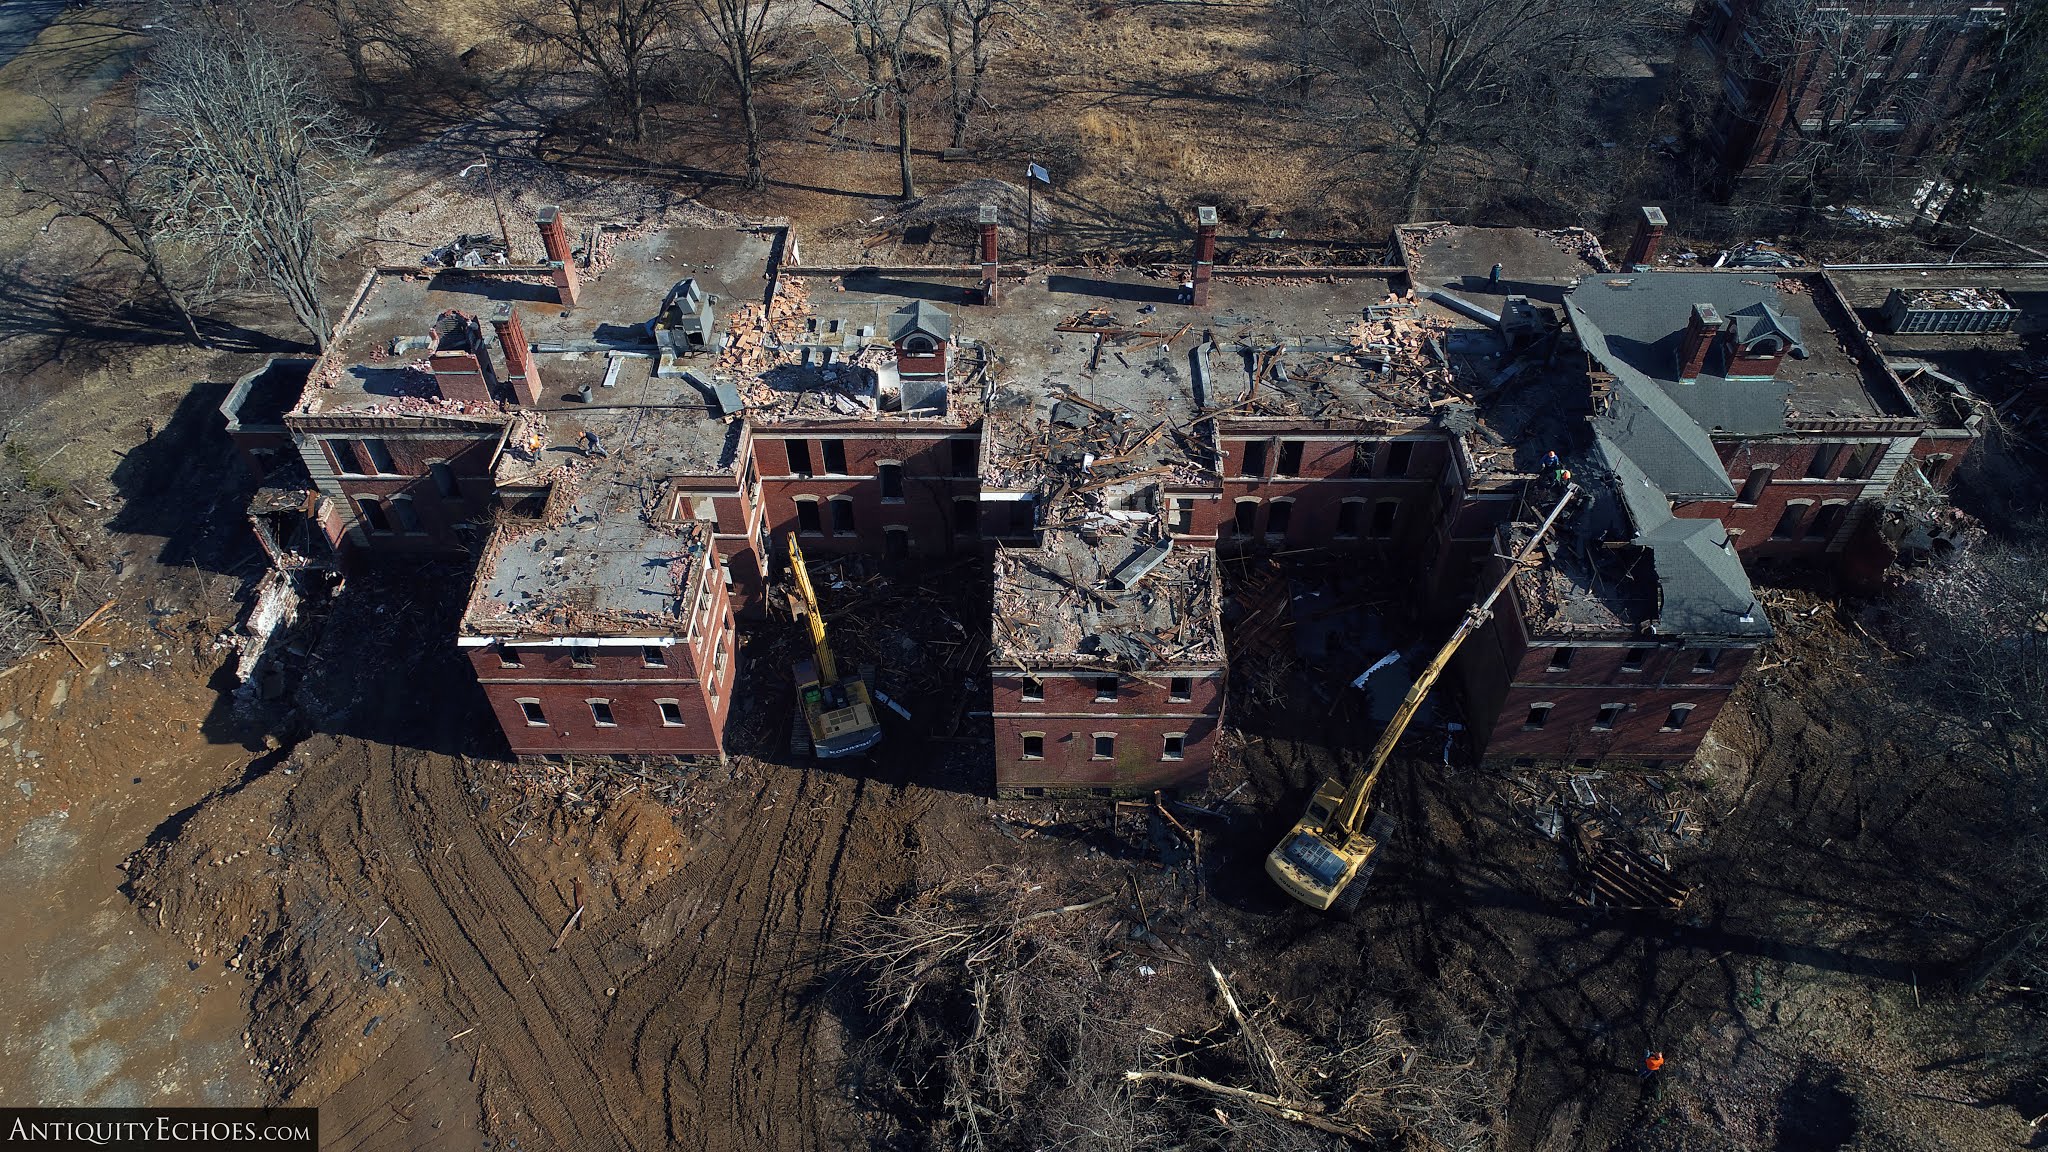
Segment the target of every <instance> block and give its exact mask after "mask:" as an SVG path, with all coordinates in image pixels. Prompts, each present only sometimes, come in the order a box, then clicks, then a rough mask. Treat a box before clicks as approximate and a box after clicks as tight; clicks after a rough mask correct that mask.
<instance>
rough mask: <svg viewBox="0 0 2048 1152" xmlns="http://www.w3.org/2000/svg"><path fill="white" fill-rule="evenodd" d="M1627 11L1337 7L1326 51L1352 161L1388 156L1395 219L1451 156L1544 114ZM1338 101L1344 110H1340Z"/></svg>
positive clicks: (1458, 3) (1353, 0)
mask: <svg viewBox="0 0 2048 1152" xmlns="http://www.w3.org/2000/svg"><path fill="white" fill-rule="evenodd" d="M1633 3H1634V0H1613V2H1610V3H1588V2H1582V0H1345V2H1344V3H1343V4H1342V5H1340V7H1339V8H1338V10H1337V12H1336V14H1335V16H1334V18H1333V20H1332V27H1331V32H1333V33H1334V35H1329V36H1327V37H1326V38H1325V39H1326V42H1327V44H1328V49H1327V50H1328V51H1330V52H1332V53H1334V54H1335V57H1336V59H1335V62H1334V65H1333V68H1332V71H1333V72H1335V73H1336V74H1337V75H1339V76H1340V77H1341V78H1342V79H1343V80H1344V81H1345V83H1344V84H1343V86H1342V89H1343V96H1342V97H1340V103H1339V104H1338V105H1336V110H1337V119H1338V120H1340V121H1341V122H1342V126H1343V127H1344V128H1345V129H1346V130H1347V131H1350V132H1353V133H1356V134H1357V135H1358V137H1359V139H1360V140H1361V141H1362V147H1361V151H1368V152H1370V151H1378V150H1385V151H1391V152H1393V153H1394V154H1395V155H1396V156H1398V158H1399V159H1398V165H1399V169H1398V170H1399V171H1400V174H1401V176H1400V180H1401V183H1400V202H1401V209H1400V211H1401V213H1402V216H1403V218H1404V219H1408V220H1413V219H1415V218H1416V217H1417V216H1418V215H1419V214H1420V213H1421V211H1422V204H1423V193H1424V191H1425V189H1426V187H1427V185H1428V183H1429V180H1430V178H1431V176H1432V175H1434V173H1435V172H1436V169H1437V166H1438V164H1439V162H1440V161H1441V160H1442V159H1443V158H1444V157H1445V155H1447V154H1448V153H1449V152H1451V151H1452V150H1454V149H1457V148H1459V147H1461V146H1465V145H1468V144H1471V143H1473V142H1475V141H1486V142H1491V141H1495V140H1498V139H1500V138H1501V137H1502V136H1503V135H1504V134H1511V133H1512V131H1513V128H1514V126H1515V125H1517V124H1522V123H1526V122H1529V121H1530V120H1532V119H1536V118H1541V117H1545V116H1550V115H1553V114H1555V111H1556V108H1555V106H1554V104H1553V103H1546V102H1545V101H1544V100H1543V99H1542V98H1543V97H1545V96H1546V95H1554V94H1555V93H1557V92H1558V91H1560V90H1561V89H1563V88H1568V87H1569V86H1571V85H1572V84H1573V81H1574V79H1576V78H1580V77H1584V76H1585V75H1587V73H1588V72H1589V68H1588V64H1589V62H1590V61H1591V59H1592V56H1593V49H1594V46H1595V45H1596V44H1598V43H1599V42H1600V40H1601V39H1602V37H1603V36H1605V35H1607V34H1608V33H1610V32H1611V31H1614V30H1615V28H1616V25H1617V21H1620V20H1624V19H1626V16H1625V15H1624V11H1623V10H1624V9H1627V8H1629V7H1630V6H1631V5H1632V4H1633ZM1343 97H1349V101H1348V102H1342V101H1343Z"/></svg>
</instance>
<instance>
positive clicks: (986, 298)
mask: <svg viewBox="0 0 2048 1152" xmlns="http://www.w3.org/2000/svg"><path fill="white" fill-rule="evenodd" d="M1000 221H1001V217H1000V216H998V215H997V213H996V206H995V205H993V204H983V205H982V206H981V214H980V223H981V302H982V303H983V304H993V303H995V302H996V277H997V276H999V275H1000V274H1001V273H1002V263H1001V261H1000V260H999V259H998V257H997V255H996V228H997V227H998V225H999V223H1000Z"/></svg>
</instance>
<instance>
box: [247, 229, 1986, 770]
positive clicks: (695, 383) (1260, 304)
mask: <svg viewBox="0 0 2048 1152" xmlns="http://www.w3.org/2000/svg"><path fill="white" fill-rule="evenodd" d="M1653 221H1654V222H1655V223H1657V224H1659V225H1661V216H1660V215H1656V216H1652V215H1646V217H1645V224H1646V227H1645V230H1644V232H1643V233H1641V234H1639V235H1638V237H1637V242H1636V244H1635V245H1634V247H1633V248H1632V250H1631V252H1630V254H1629V255H1630V258H1631V263H1632V264H1637V265H1648V264H1651V263H1653V262H1654V260H1655V247H1656V240H1657V233H1656V232H1655V231H1653V230H1652V229H1651V228H1650V227H1649V225H1650V224H1651V223H1652V222H1653ZM540 223H541V231H542V235H543V238H544V241H545V244H546V248H547V251H548V254H549V257H550V259H549V261H548V263H547V264H544V265H538V266H534V267H504V266H499V267H495V268H477V269H421V268H380V269H376V270H373V271H372V272H371V273H370V274H369V276H368V277H367V278H366V280H365V282H364V285H363V287H362V290H361V291H360V292H359V293H358V294H357V296H356V298H355V300H354V301H353V302H352V303H351V305H350V307H349V309H348V310H347V313H346V315H345V316H344V318H343V321H342V323H341V325H340V327H339V330H338V332H337V336H336V339H335V341H334V344H333V347H332V348H331V349H330V350H329V351H328V353H327V354H326V355H324V356H323V357H322V358H321V359H320V360H319V362H318V363H317V364H315V365H314V367H313V369H312V371H311V374H310V378H309V379H308V380H307V382H306V384H305V387H304V391H303V394H302V395H300V396H299V397H298V399H297V402H296V404H294V405H293V406H292V408H291V411H289V412H287V413H286V414H285V415H284V417H283V422H284V425H285V426H286V427H287V428H288V430H289V432H290V436H291V440H292V442H293V443H294V444H295V445H296V446H297V448H298V457H299V462H301V463H302V464H303V467H304V470H305V472H306V473H307V474H308V480H307V483H309V484H310V491H309V493H308V500H309V501H310V503H311V504H313V505H318V506H320V507H321V508H322V509H323V510H324V512H325V514H327V515H328V516H329V518H330V520H331V521H332V522H334V523H335V526H336V527H337V528H338V529H339V531H338V532H336V534H335V535H334V537H333V543H334V545H335V546H336V547H337V549H339V550H341V551H344V552H346V551H349V550H362V549H370V550H389V551H442V552H449V553H455V552H462V551H467V550H471V549H477V550H480V552H481V555H482V561H481V564H480V567H479V570H478V572H477V575H476V577H475V583H474V586H473V588H472V591H471V598H470V603H469V608H468V611H467V613H466V615H465V617H464V621H463V625H462V629H461V635H460V636H459V638H458V639H457V642H458V643H459V644H461V645H462V646H463V647H464V648H465V650H466V651H467V652H468V654H469V656H470V658H471V660H472V663H473V664H474V666H475V668H476V671H477V676H478V679H479V681H480V682H481V683H482V684H483V685H484V688H485V692H486V695H487V696H488V697H489V699H490V700H491V703H492V707H493V709H494V710H495V712H496V713H497V716H498V718H499V721H500V724H501V726H502V727H503V728H504V730H505V732H506V736H507V741H508V743H509V745H510V746H511V748H512V750H513V751H514V752H515V753H517V754H556V753H596V754H645V755H711V754H718V753H720V752H722V751H723V722H724V717H725V715H726V714H727V711H728V710H729V709H730V708H731V706H732V698H731V692H732V684H733V675H734V655H733V643H734V635H735V627H736V625H735V621H736V619H740V618H754V617H758V616H759V615H760V614H761V613H762V612H763V610H764V608H765V606H766V596H767V591H768V588H769V587H770V584H771V581H772V579H773V577H774V576H775V574H776V570H777V566H778V563H779V560H780V558H779V556H778V549H777V547H776V543H775V542H776V541H779V540H782V539H784V538H786V534H788V533H791V532H794V533H796V534H797V536H798V537H799V538H800V539H801V540H802V541H803V542H804V548H805V550H806V552H807V553H811V554H812V555H814V556H824V555H831V554H834V553H839V554H846V555H857V556H862V557H872V558H874V559H876V560H879V561H881V562H882V563H884V564H919V563H925V562H930V561H933V560H937V559H939V558H943V557H949V556H960V555H969V556H982V557H985V558H987V560H988V562H989V563H990V564H991V565H992V568H993V603H992V604H991V605H990V612H991V644H990V652H989V656H988V666H987V675H988V679H989V683H990V693H991V694H990V699H989V708H988V712H989V715H990V716H991V718H992V719H991V730H990V731H991V735H992V737H993V742H994V760H995V763H994V778H995V779H994V783H995V786H996V787H997V789H998V790H1000V791H1003V792H1011V793H1017V792H1022V793H1037V792H1048V793H1053V792H1077V791H1081V792H1108V793H1128V792H1140V791H1147V790H1151V789H1155V788H1183V787H1192V786H1195V785H1197V784H1198V783H1199V782H1200V781H1201V779H1202V778H1203V777H1204V776H1205V774H1206V772H1207V771H1208V768H1209V766H1210V764H1211V762H1212V760H1213V757H1214V752H1215V740H1216V737H1217V735H1218V733H1219V732H1220V730H1221V727H1222V724H1223V720H1224V715H1223V712H1224V700H1225V698H1226V695H1227V693H1226V690H1225V688H1226V679H1227V674H1228V656H1229V654H1228V653H1227V652H1226V650H1225V640H1224V625H1223V590H1222V582H1221V578H1220V567H1221V565H1220V560H1221V559H1222V558H1226V557H1230V556H1235V555H1240V554H1246V553H1259V552H1263V551H1276V550H1292V549H1300V548H1316V549H1327V550H1332V551H1336V552H1340V553H1348V554H1352V555H1355V556H1357V557H1358V558H1359V559H1360V560H1361V561H1362V562H1369V563H1372V564H1375V565H1377V566H1380V567H1382V568H1386V569H1388V570H1392V571H1399V572H1403V573H1406V574H1408V575H1410V576H1412V577H1413V578H1414V584H1415V586H1416V587H1418V588H1420V589H1423V590H1424V592H1423V593H1421V595H1422V596H1423V597H1424V598H1426V600H1427V601H1428V605H1427V606H1428V607H1429V608H1430V609H1431V610H1434V611H1439V612H1441V611H1448V610H1455V609H1456V608H1459V607H1461V606H1462V604H1463V603H1464V600H1465V598H1466V597H1467V596H1468V595H1469V592H1470V589H1471V588H1472V587H1473V586H1474V585H1475V584H1476V582H1477V581H1478V580H1479V579H1481V578H1482V577H1484V576H1486V575H1487V574H1488V573H1489V571H1494V572H1497V567H1496V565H1497V564H1498V563H1499V560H1498V557H1499V556H1500V555H1501V554H1503V553H1505V552H1506V551H1507V550H1508V549H1509V547H1510V546H1511V544H1512V543H1513V537H1514V535H1515V533H1517V532H1521V531H1525V530H1526V527H1525V525H1526V523H1527V521H1528V519H1529V516H1530V512H1531V510H1532V509H1533V508H1535V507H1536V505H1537V504H1540V503H1541V501H1542V498H1543V497H1544V496H1546V495H1551V494H1553V493H1554V491H1555V488H1554V485H1553V483H1552V479H1551V478H1550V477H1548V476H1546V475H1545V471H1546V469H1545V456H1546V454H1548V453H1551V452H1555V453H1557V454H1558V455H1559V456H1560V458H1561V459H1560V462H1559V466H1561V467H1568V468H1569V469H1570V470H1571V471H1572V473H1573V474H1574V476H1575V477H1576V478H1577V480H1578V482H1579V484H1580V485H1581V487H1582V488H1584V489H1585V490H1586V491H1587V493H1588V496H1587V499H1585V500H1584V501H1582V502H1581V506H1580V507H1579V508H1578V509H1577V510H1575V511H1574V512H1573V513H1572V514H1571V516H1570V519H1569V521H1568V523H1567V525H1566V528H1565V531H1564V532H1563V533H1562V534H1561V536H1560V538H1559V540H1558V541H1556V542H1554V543H1553V544H1552V545H1550V546H1549V547H1548V548H1547V549H1546V552H1547V556H1546V558H1545V560H1544V561H1543V563H1542V564H1540V565H1539V566H1538V567H1536V568H1535V569H1533V570H1531V571H1528V572H1525V573H1523V574H1522V576H1521V577H1520V578H1518V580H1517V581H1516V582H1515V584H1514V591H1513V595H1512V596H1510V597H1507V598H1506V599H1505V600H1504V605H1505V606H1504V608H1503V609H1502V610H1501V611H1499V612H1498V613H1497V614H1496V617H1495V619H1494V621H1493V623H1492V624H1491V625H1490V626H1489V627H1488V629H1487V630H1486V631H1485V633H1484V634H1483V635H1482V636H1480V637H1478V638H1476V639H1475V641H1474V643H1473V644H1472V645H1470V646H1469V649H1468V653H1467V655H1466V657H1465V658H1464V659H1463V660H1462V661H1461V664H1462V668H1463V681H1464V686H1465V689H1466V693H1467V699H1468V702H1469V705H1470V707H1469V709H1468V719H1469V720H1470V722H1471V727H1472V728H1473V738H1474V743H1475V746H1476V750H1477V751H1478V753H1479V754H1480V755H1481V756H1483V757H1485V758H1489V759H1515V760H1524V759H1526V760H1544V759H1548V760H1573V761H1586V762H1594V763H1602V762H1618V763H1634V764H1652V765H1655V764H1662V763H1670V762H1675V761H1682V760H1684V759H1686V758H1688V757H1690V756H1691V755H1692V753H1693V751H1694V750H1695V749H1696V747H1697V746H1698V743H1699V741H1700V739H1701V738H1702V737H1703V735H1704V734H1705V731H1706V729H1707V728H1708V727H1709V726H1710V725H1711V723H1712V720H1713V717H1714V715H1715V714H1716V713H1717V712H1718V711H1719V709H1720V708H1721V706H1722V703H1723V702H1724V701H1725V700H1726V699H1727V696H1728V693H1729V691H1730V690H1731V689H1732V688H1733V686H1734V685H1735V684H1736V683H1737V682H1738V681H1739V679H1740V678H1741V676H1742V674H1743V671H1744V669H1745V668H1746V667H1747V665H1748V663H1749V661H1750V657H1751V654H1752V653H1753V652H1754V651H1755V649H1756V647H1757V646H1758V645H1759V644H1761V643H1762V642H1763V641H1764V640H1765V639H1767V638H1768V636H1769V634H1770V632H1769V626H1768V624H1767V623H1766V622H1765V620H1764V617H1763V614H1762V610H1761V608H1760V607H1759V606H1758V604H1757V603H1756V599H1755V596H1754V593H1753V592H1752V590H1751V589H1750V586H1749V581H1748V577H1747V575H1746V574H1745V571H1744V568H1743V563H1742V561H1743V559H1744V558H1746V557H1751V556H1766V555H1779V556H1784V557H1787V558H1795V559H1805V560H1809V561H1820V560H1823V559H1825V558H1829V557H1836V558H1840V557H1848V556H1856V555H1859V554H1861V553H1860V552H1859V550H1862V551H1867V552H1875V551H1878V550H1880V549H1879V548H1878V547H1877V545H1872V544H1870V538H1871V536H1872V527H1871V526H1872V524H1873V523H1874V517H1873V516H1872V515H1871V514H1870V506H1871V505H1872V504H1873V502H1874V501H1875V499H1876V496H1877V495H1879V494H1881V493H1882V492H1883V491H1884V490H1885V489H1886V487H1887V486H1888V485H1890V484H1892V483H1894V482H1896V481H1897V480H1898V479H1899V477H1900V476H1901V475H1902V474H1903V473H1904V470H1905V469H1906V466H1907V465H1908V463H1909V462H1911V461H1912V460H1914V459H1916V458H1925V459H1932V458H1934V457H1941V456H1945V457H1947V459H1948V460H1951V461H1952V460H1953V459H1955V458H1957V457H1958V456H1959V454H1960V451H1961V446H1966V444H1967V437H1968V430H1967V429H1966V428H1962V427H1959V426H1950V425H1953V424H1956V422H1954V421H1946V422H1945V421H1942V420H1937V419H1933V418H1930V417H1929V416H1928V415H1926V414H1925V411H1924V406H1923V398H1922V397H1921V396H1919V394H1917V393H1915V392H1914V391H1913V390H1910V389H1907V388H1906V387H1904V386H1903V385H1901V383H1900V381H1899V379H1898V377H1897V376H1896V374H1894V373H1892V371H1891V370H1890V369H1889V368H1888V367H1887V366H1886V365H1885V364H1884V362H1883V359H1882V358H1881V357H1879V356H1876V355H1875V353H1874V352H1873V351H1872V350H1871V348H1870V344H1869V337H1868V334H1867V333H1865V332H1864V331H1863V329H1862V328H1861V326H1860V324H1859V322H1858V320H1857V318H1856V316H1855V314H1854V313H1853V312H1852V311H1851V310H1849V309H1848V308H1846V307H1844V306H1843V305H1842V304H1841V302H1840V298H1839V294H1838V293H1837V292H1836V290H1835V288H1834V286H1833V285H1832V283H1831V282H1830V281H1829V280H1828V279H1827V277H1826V276H1825V275H1824V274H1816V275H1814V276H1808V277H1797V276H1778V275H1775V274H1764V275H1759V274H1757V273H1754V272H1729V273H1694V272H1653V271H1633V270H1630V271H1624V272H1616V271H1614V270H1613V268H1612V266H1611V265H1610V264H1609V263H1608V261H1607V258H1606V256H1605V254H1604V252H1603V251H1602V249H1601V247H1600V245H1599V243H1598V241H1597V240H1596V239H1595V238H1594V237H1592V236H1591V235H1590V234H1589V233H1586V232H1584V231H1583V230H1578V229H1567V230H1562V231H1557V232H1539V231H1533V230H1527V229H1472V228H1453V227H1451V226H1449V225H1424V226H1404V227H1403V228H1401V229H1398V230H1397V231H1396V233H1395V236H1394V241H1393V250H1394V255H1395V259H1394V261H1393V262H1392V263H1390V264H1388V265H1386V266H1382V267H1371V268H1342V269H1316V268H1308V269H1278V268H1272V269H1253V268H1246V267H1244V266H1238V267H1236V268H1232V267H1230V266H1228V265H1220V266H1219V265H1217V264H1216V263H1215V260H1216V250H1215V243H1216V241H1215V229H1216V217H1215V214H1214V213H1213V212H1211V211H1208V210H1204V211H1203V212H1202V213H1201V214H1200V215H1199V216H1198V219H1197V224H1196V243H1195V251H1194V253H1193V257H1194V258H1193V260H1192V262H1191V264H1190V265H1188V266H1186V267H1185V268H1183V269H1176V270H1169V273H1168V274H1167V275H1164V276H1162V275H1159V274H1157V273H1148V272H1145V271H1141V270H1115V271H1105V270H1089V271H1086V272H1085V273H1083V272H1082V271H1080V270H1076V271H1074V272H1071V273H1070V272H1060V271H1056V272H1053V273H1052V274H1050V275H1047V274H1044V273H1042V272H1040V273H1034V274H1032V275H1031V276H1030V277H1028V278H1024V277H1020V276H1018V275H1016V274H1015V273H1014V272H1011V271H1009V270H1006V269H1004V268H1003V267H1002V265H1001V263H1000V260H999V253H998V250H997V228H998V222H997V221H996V220H995V218H994V216H993V214H992V213H988V212H984V213H983V216H982V219H981V222H980V224H981V230H982V231H981V251H980V256H981V260H980V262H979V263H978V264H971V265H962V266H960V267H959V268H957V269H952V268H949V269H941V270H934V269H929V268H925V269H917V270H908V269H905V270H895V271H893V272H892V270H889V269H872V268H826V267H815V266H814V267H805V266H803V265H802V264H801V262H800V260H799V259H798V258H797V254H796V242H795V239H794V237H793V236H792V235H791V234H790V233H789V231H788V229H787V228H786V227H785V226H782V225H780V224H773V223H771V224H763V225H755V226H747V227H737V228H723V229H719V228H688V229H685V228H677V229H668V230H659V231H645V230H639V229H615V228H597V229H592V230H591V231H589V232H587V233H585V234H584V238H583V240H582V243H580V244H577V243H574V242H573V241H572V240H571V238H570V234H569V233H568V231H567V226H566V222H565V221H564V219H563V217H562V216H561V214H560V213H556V212H552V211H551V212H548V213H544V214H543V218H542V220H541V222H540ZM1490 266H1491V267H1490ZM1502 268H1506V269H1507V270H1508V271H1507V274H1506V275H1505V276H1504V275H1503V273H1502V271H1501V270H1502ZM229 415H230V418H231V419H233V418H234V413H232V412H230V413H229ZM1802 454H1803V455H1802ZM1823 457H1824V458H1825V459H1826V461H1827V465H1826V467H1825V468H1822V467H1821V465H1820V464H1819V463H1817V462H1816V461H1817V460H1818V459H1820V458H1823ZM1772 465H1775V466H1776V467H1771V466H1772ZM1935 467H1936V470H1937V471H1938V469H1939V467H1940V465H1938V464H1937V465H1936V466H1935ZM1760 470H1761V471H1762V473H1763V475H1762V479H1761V481H1759V479H1758V475H1759V471H1760ZM1784 470H1795V471H1799V472H1801V473H1802V475H1800V476H1799V477H1796V478H1794V477H1780V476H1777V475H1776V473H1777V472H1779V471H1784ZM1806 473H1813V474H1812V475H1806ZM1795 512H1796V515H1795ZM479 532H487V533H488V537H487V538H486V539H476V538H475V534H476V533H479ZM1881 543H1882V541H1881V540H1880V541H1878V544H1879V545H1881Z"/></svg>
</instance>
